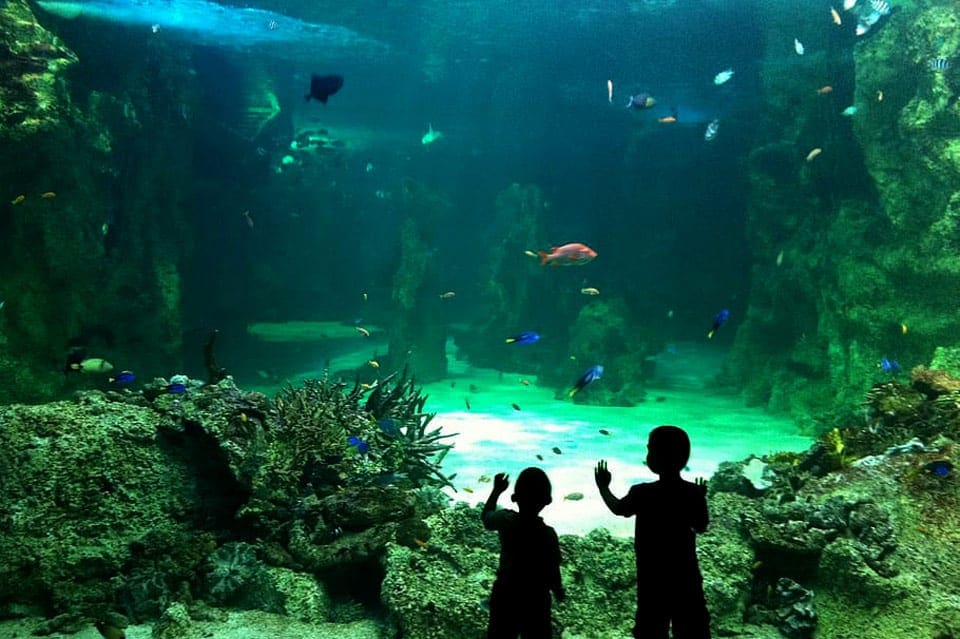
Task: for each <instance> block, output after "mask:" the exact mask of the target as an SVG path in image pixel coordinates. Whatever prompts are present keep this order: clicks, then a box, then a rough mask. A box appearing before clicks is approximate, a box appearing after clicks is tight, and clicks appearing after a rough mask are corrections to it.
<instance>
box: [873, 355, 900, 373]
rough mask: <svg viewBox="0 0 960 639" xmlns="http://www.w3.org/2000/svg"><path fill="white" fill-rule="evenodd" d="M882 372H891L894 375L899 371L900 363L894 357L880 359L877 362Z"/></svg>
mask: <svg viewBox="0 0 960 639" xmlns="http://www.w3.org/2000/svg"><path fill="white" fill-rule="evenodd" d="M877 366H879V367H880V370H882V371H883V372H884V373H893V374H894V375H896V374H897V373H899V372H900V363H899V362H898V361H897V360H895V359H887V358H886V357H884V358H882V359H881V360H880V363H879V364H877Z"/></svg>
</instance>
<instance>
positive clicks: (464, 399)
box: [463, 397, 470, 410]
mask: <svg viewBox="0 0 960 639" xmlns="http://www.w3.org/2000/svg"><path fill="white" fill-rule="evenodd" d="M463 403H464V404H466V405H467V410H470V398H469V397H464V398H463Z"/></svg>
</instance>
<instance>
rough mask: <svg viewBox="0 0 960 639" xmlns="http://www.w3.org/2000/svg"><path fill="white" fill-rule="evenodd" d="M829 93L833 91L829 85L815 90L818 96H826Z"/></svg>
mask: <svg viewBox="0 0 960 639" xmlns="http://www.w3.org/2000/svg"><path fill="white" fill-rule="evenodd" d="M831 91H833V87H832V86H830V85H829V84H825V85H823V86H822V87H820V88H819V89H817V93H818V94H820V95H826V94H828V93H830V92H831Z"/></svg>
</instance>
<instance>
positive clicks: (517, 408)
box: [510, 404, 520, 410]
mask: <svg viewBox="0 0 960 639" xmlns="http://www.w3.org/2000/svg"><path fill="white" fill-rule="evenodd" d="M510 406H512V407H513V410H520V406H519V405H517V404H510Z"/></svg>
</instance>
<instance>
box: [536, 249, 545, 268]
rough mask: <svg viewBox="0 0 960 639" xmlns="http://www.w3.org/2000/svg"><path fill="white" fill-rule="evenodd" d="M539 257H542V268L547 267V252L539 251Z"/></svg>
mask: <svg viewBox="0 0 960 639" xmlns="http://www.w3.org/2000/svg"><path fill="white" fill-rule="evenodd" d="M537 255H538V256H539V257H540V266H543V265H545V264H546V263H547V252H546V251H537Z"/></svg>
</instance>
